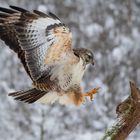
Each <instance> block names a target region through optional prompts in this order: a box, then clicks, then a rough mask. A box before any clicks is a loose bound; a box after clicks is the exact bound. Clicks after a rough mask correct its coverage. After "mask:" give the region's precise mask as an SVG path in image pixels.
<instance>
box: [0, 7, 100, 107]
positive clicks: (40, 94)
mask: <svg viewBox="0 0 140 140" xmlns="http://www.w3.org/2000/svg"><path fill="white" fill-rule="evenodd" d="M0 39H1V40H3V41H4V42H5V44H6V45H8V46H9V48H10V49H12V50H13V51H14V52H15V53H17V55H18V57H19V59H20V60H21V63H22V64H23V66H24V68H25V70H26V72H27V74H28V75H29V77H30V78H31V80H32V81H33V84H32V88H30V89H28V90H21V91H18V92H13V93H10V94H9V96H13V97H14V99H15V100H19V101H23V102H26V103H34V102H40V103H54V102H55V101H57V102H59V103H60V104H63V105H69V104H74V105H76V106H79V105H81V104H82V103H83V102H84V101H85V98H86V97H87V96H89V97H90V98H91V99H92V98H93V94H95V93H97V92H98V88H94V89H92V90H91V91H89V92H87V93H83V91H82V89H81V85H80V82H81V80H82V77H83V74H84V72H85V68H86V65H87V64H93V65H94V56H93V53H92V52H91V51H90V50H88V49H85V48H74V49H73V48H72V47H71V42H72V34H71V32H70V30H69V28H68V27H67V26H66V25H65V24H63V23H62V22H61V21H60V19H59V18H58V17H57V16H56V15H54V14H53V13H51V12H49V13H48V14H45V13H43V12H41V11H38V10H33V11H32V12H31V11H28V10H26V9H23V8H20V7H16V6H10V8H3V7H0Z"/></svg>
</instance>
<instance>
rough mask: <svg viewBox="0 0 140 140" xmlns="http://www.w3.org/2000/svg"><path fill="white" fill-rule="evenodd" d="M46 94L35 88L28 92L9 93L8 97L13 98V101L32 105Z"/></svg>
mask: <svg viewBox="0 0 140 140" xmlns="http://www.w3.org/2000/svg"><path fill="white" fill-rule="evenodd" d="M45 94H47V92H46V91H40V90H37V89H35V88H33V89H29V90H22V91H17V92H13V93H9V96H12V97H14V99H15V100H19V101H23V102H26V103H34V102H35V101H37V100H38V99H40V98H41V97H43V96H44V95H45Z"/></svg>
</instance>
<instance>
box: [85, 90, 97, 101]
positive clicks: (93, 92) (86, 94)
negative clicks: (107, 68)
mask: <svg viewBox="0 0 140 140" xmlns="http://www.w3.org/2000/svg"><path fill="white" fill-rule="evenodd" d="M99 89H100V87H98V88H94V89H92V90H91V91H90V92H87V93H85V94H84V96H89V97H90V100H91V101H92V100H93V95H94V94H96V93H98V91H99Z"/></svg>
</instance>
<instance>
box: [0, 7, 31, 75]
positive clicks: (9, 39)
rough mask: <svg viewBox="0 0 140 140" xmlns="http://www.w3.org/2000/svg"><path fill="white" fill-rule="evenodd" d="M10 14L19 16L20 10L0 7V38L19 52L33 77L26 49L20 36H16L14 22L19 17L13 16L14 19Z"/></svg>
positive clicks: (27, 70) (25, 66)
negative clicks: (20, 40)
mask: <svg viewBox="0 0 140 140" xmlns="http://www.w3.org/2000/svg"><path fill="white" fill-rule="evenodd" d="M10 14H13V15H16V17H17V14H18V12H17V11H14V10H11V9H6V8H2V7H0V39H2V40H3V41H4V42H5V43H6V45H8V46H9V47H10V49H12V50H13V51H14V52H16V53H17V54H18V57H19V58H20V60H21V62H22V64H23V66H24V68H25V70H26V72H27V73H28V75H29V76H30V77H31V75H30V72H29V69H28V67H27V64H26V61H25V51H23V50H22V49H21V46H20V44H19V42H18V38H17V36H16V31H15V28H14V26H13V23H16V22H17V18H14V16H13V19H12V20H10V19H9V18H11V16H10ZM18 16H19V15H18Z"/></svg>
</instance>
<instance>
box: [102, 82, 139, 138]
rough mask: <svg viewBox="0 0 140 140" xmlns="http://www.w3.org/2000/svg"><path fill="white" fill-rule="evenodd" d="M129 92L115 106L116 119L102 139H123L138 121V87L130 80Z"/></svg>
mask: <svg viewBox="0 0 140 140" xmlns="http://www.w3.org/2000/svg"><path fill="white" fill-rule="evenodd" d="M130 88H131V94H130V96H128V98H127V99H125V100H124V101H123V102H121V103H120V104H119V105H118V106H117V108H116V113H117V115H118V116H117V121H116V123H115V125H113V126H112V128H111V129H108V130H107V131H106V134H105V135H104V137H103V139H102V140H125V139H126V138H127V136H128V135H129V134H130V133H131V132H132V131H133V130H134V128H135V127H136V126H137V125H138V124H139V123H140V89H138V88H137V86H136V85H135V83H133V82H130Z"/></svg>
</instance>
